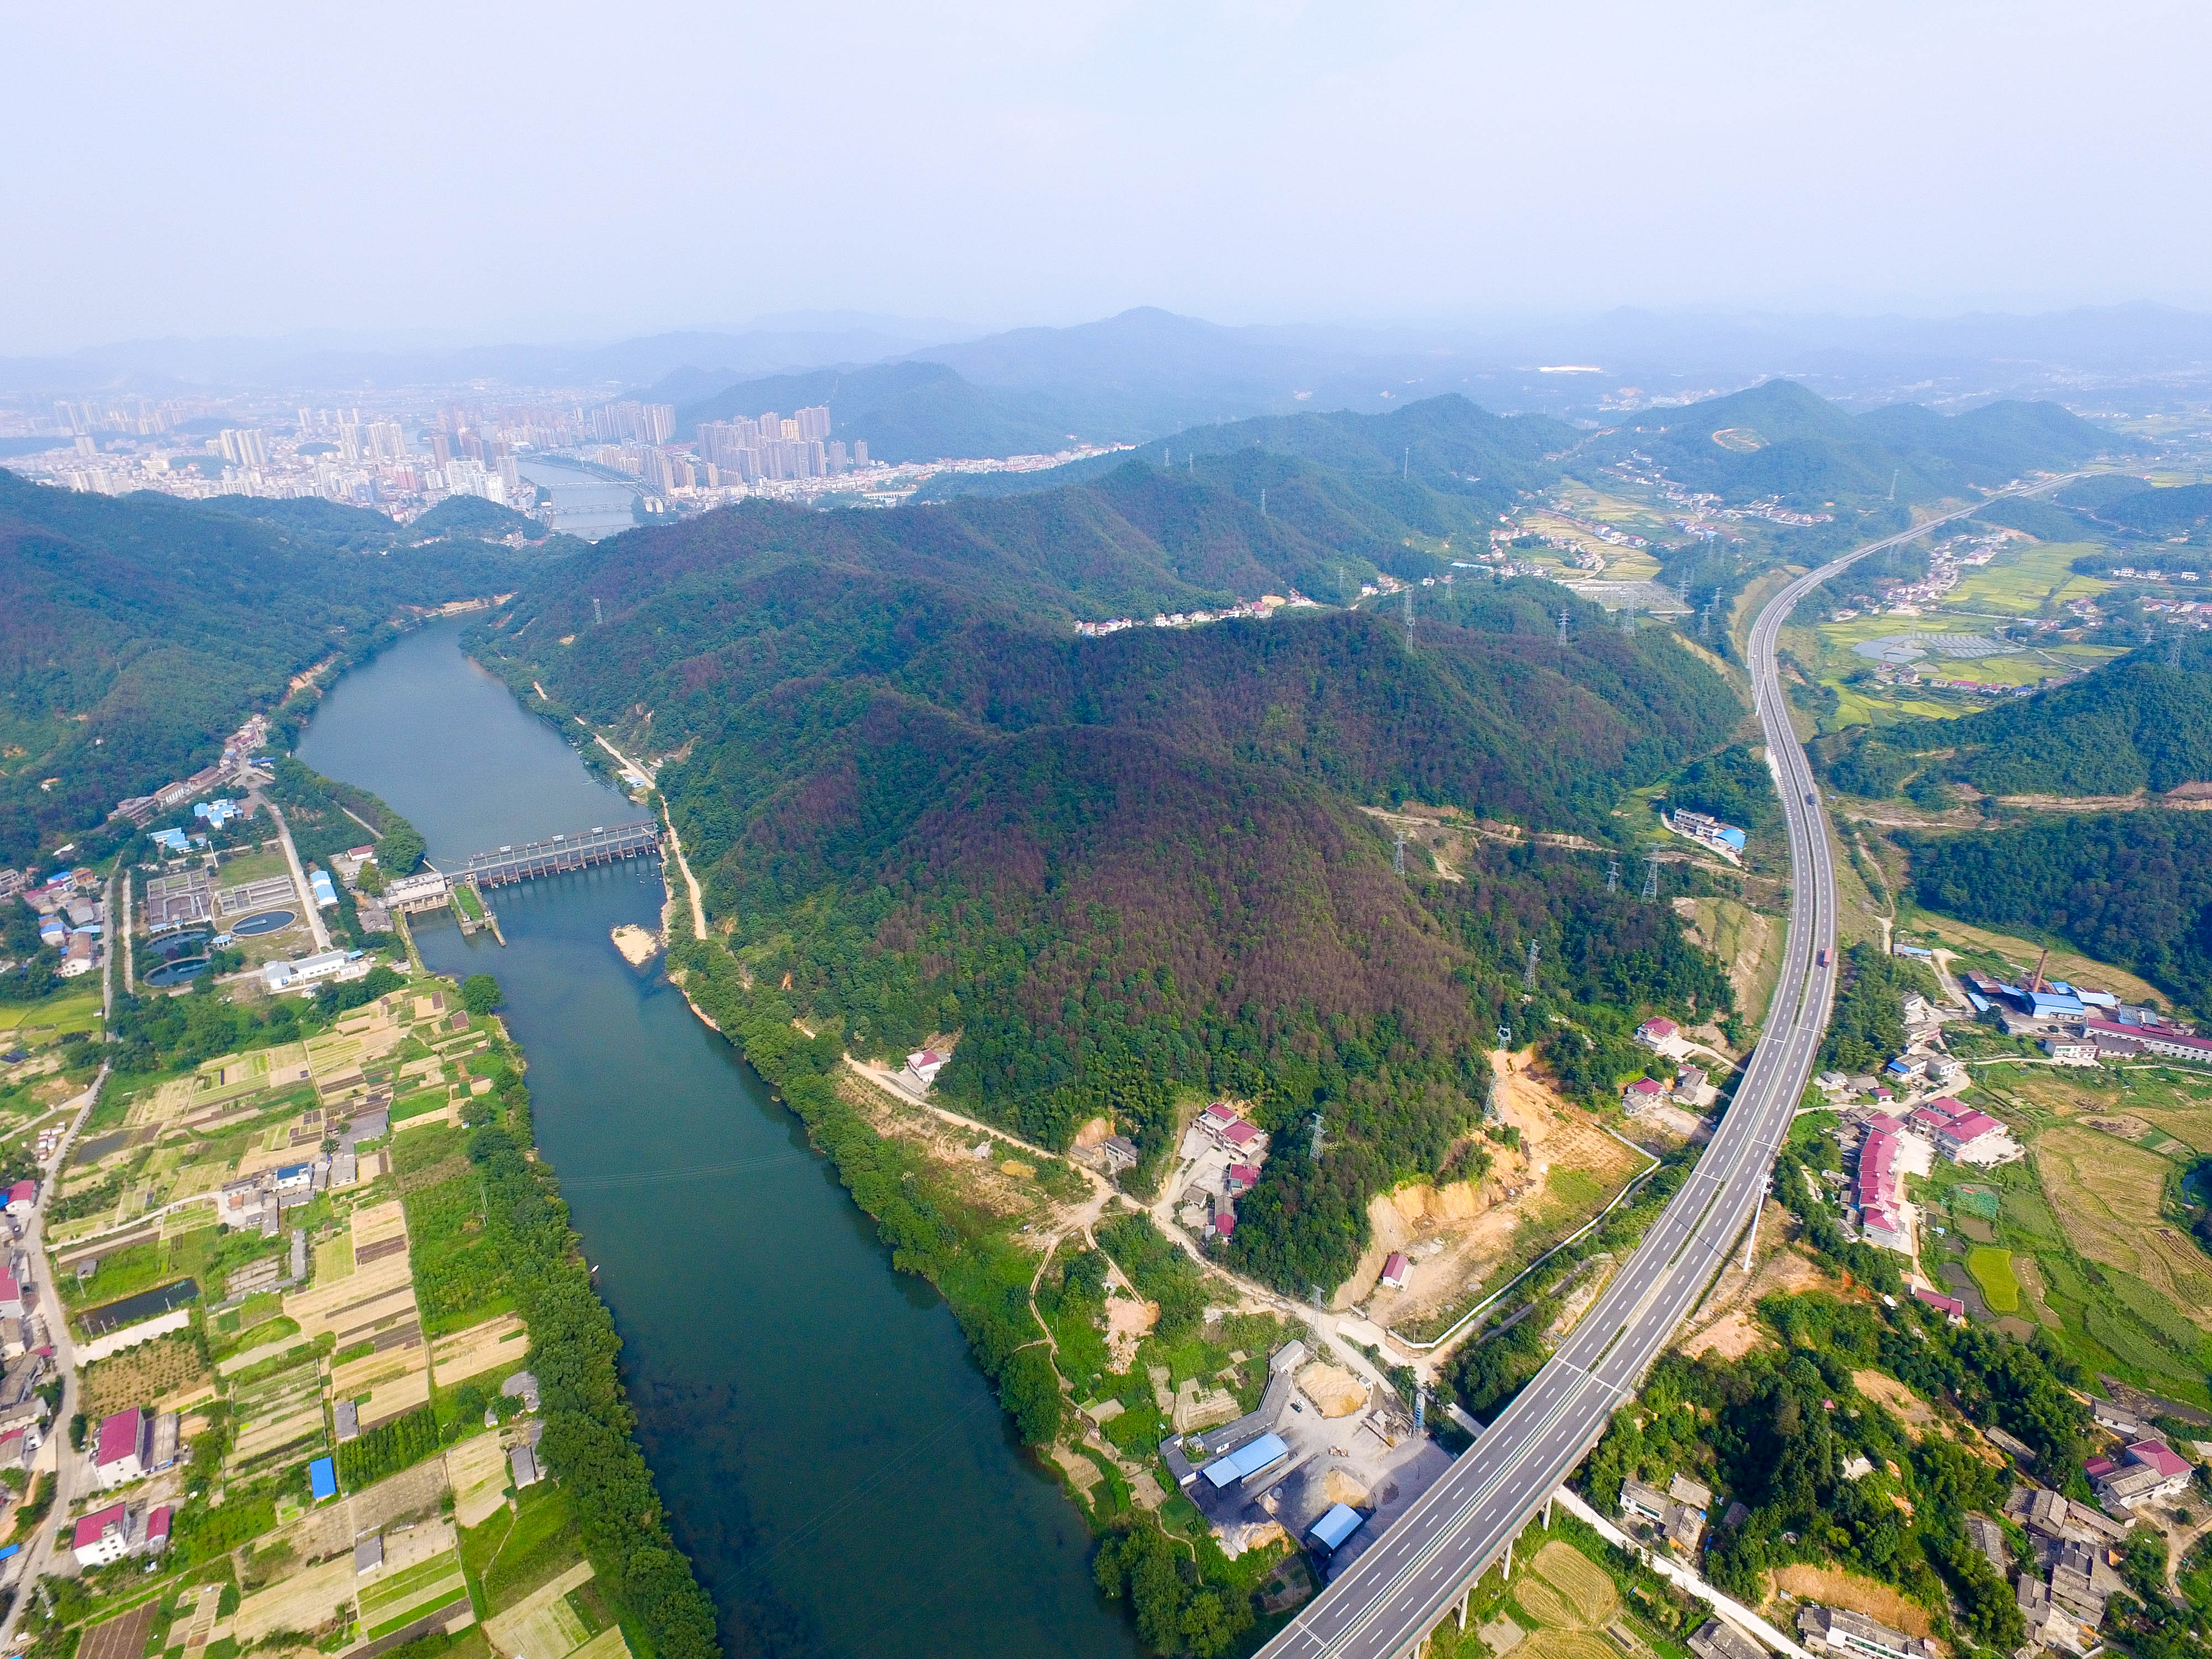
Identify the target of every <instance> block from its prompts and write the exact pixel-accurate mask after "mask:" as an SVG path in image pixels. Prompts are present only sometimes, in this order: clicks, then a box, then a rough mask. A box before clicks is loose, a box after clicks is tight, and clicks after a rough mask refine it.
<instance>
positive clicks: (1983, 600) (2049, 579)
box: [1943, 542, 2112, 616]
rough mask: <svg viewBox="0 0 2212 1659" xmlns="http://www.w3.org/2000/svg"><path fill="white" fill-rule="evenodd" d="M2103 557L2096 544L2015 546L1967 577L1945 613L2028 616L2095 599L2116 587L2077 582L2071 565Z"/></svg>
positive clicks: (2089, 579)
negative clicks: (2093, 555)
mask: <svg viewBox="0 0 2212 1659" xmlns="http://www.w3.org/2000/svg"><path fill="white" fill-rule="evenodd" d="M2102 551H2104V549H2103V548H2102V547H2101V546H2100V545H2099V544H2097V543H2095V542H2039V543H2036V544H2033V545H2022V544H2020V543H2017V542H2015V543H2014V544H2011V545H2010V546H2008V548H2007V550H2005V551H2004V552H2002V553H2000V554H1999V555H1998V556H1996V559H1994V560H1993V561H1991V562H1990V563H1988V564H1986V565H1984V566H1982V567H1981V568H1979V569H1976V570H1970V571H1968V572H1967V573H1966V575H1965V576H1964V577H1963V578H1962V579H1961V580H1960V583H1959V585H1958V586H1956V587H1954V588H1953V589H1952V590H1951V592H1950V594H1949V596H1948V597H1949V602H1948V604H1947V605H1945V606H1944V607H1943V608H1944V609H1945V610H1947V611H1998V612H2002V613H2006V614H2009V615H2012V616H2027V615H2030V614H2032V613H2033V612H2035V611H2039V610H2041V609H2042V608H2043V607H2044V606H2045V605H2057V604H2063V602H2064V601H2066V600H2068V599H2087V598H2091V597H2093V596H2094V595H2096V594H2099V593H2101V592H2104V591H2105V590H2106V588H2108V587H2110V586H2112V583H2110V582H2108V581H2105V580H2100V578H2098V577H2095V576H2077V575H2075V574H2074V570H2073V564H2074V561H2075V560H2076V559H2078V558H2081V556H2083V555H2085V554H2089V553H2100V552H2102Z"/></svg>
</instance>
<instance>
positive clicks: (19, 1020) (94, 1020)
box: [0, 974, 100, 1042]
mask: <svg viewBox="0 0 2212 1659" xmlns="http://www.w3.org/2000/svg"><path fill="white" fill-rule="evenodd" d="M99 1029H100V976H99V975H97V974H87V975H84V976H83V978H82V979H80V980H78V981H76V983H75V984H73V985H70V986H69V987H67V988H65V989H64V990H59V991H57V992H55V993H54V994H52V996H48V997H40V999H39V1000H37V1001H35V1002H0V1035H5V1036H10V1037H14V1038H16V1039H19V1040H21V1039H29V1040H30V1041H33V1042H47V1041H49V1040H51V1039H53V1038H56V1037H63V1036H68V1035H69V1034H70V1032H71V1031H96V1030H99Z"/></svg>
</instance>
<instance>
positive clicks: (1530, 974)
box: [1521, 939, 1538, 991]
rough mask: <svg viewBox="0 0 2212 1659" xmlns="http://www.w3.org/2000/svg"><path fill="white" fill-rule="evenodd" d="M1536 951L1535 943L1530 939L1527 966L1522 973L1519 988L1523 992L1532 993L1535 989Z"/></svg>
mask: <svg viewBox="0 0 2212 1659" xmlns="http://www.w3.org/2000/svg"><path fill="white" fill-rule="evenodd" d="M1537 949H1538V947H1537V945H1536V941H1535V940H1534V939H1530V940H1529V941H1528V967H1527V968H1526V969H1523V970H1522V975H1521V988H1522V990H1524V991H1533V990H1534V989H1535V988H1536V956H1537Z"/></svg>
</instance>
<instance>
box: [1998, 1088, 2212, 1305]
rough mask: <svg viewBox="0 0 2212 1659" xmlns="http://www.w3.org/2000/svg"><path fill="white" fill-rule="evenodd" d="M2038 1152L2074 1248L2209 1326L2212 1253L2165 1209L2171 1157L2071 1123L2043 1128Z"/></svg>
mask: <svg viewBox="0 0 2212 1659" xmlns="http://www.w3.org/2000/svg"><path fill="white" fill-rule="evenodd" d="M2035 1159H2036V1166H2037V1173H2038V1175H2039V1178H2040V1179H2041V1181H2042V1183H2043V1189H2044V1192H2045V1195H2046V1196H2047V1197H2048V1198H2049V1200H2050V1201H2051V1208H2052V1209H2053V1210H2054V1211H2055V1212H2057V1216H2058V1219H2059V1222H2060V1225H2062V1226H2063V1227H2064V1229H2065V1231H2066V1237H2067V1239H2068V1241H2069V1243H2072V1244H2073V1246H2074V1248H2075V1249H2077V1250H2079V1251H2080V1252H2081V1254H2082V1255H2084V1256H2086V1257H2087V1258H2088V1259H2089V1260H2090V1261H2094V1262H2097V1263H2099V1264H2100V1265H2101V1266H2105V1267H2116V1268H2118V1269H2119V1270H2120V1271H2121V1272H2122V1273H2126V1274H2129V1275H2130V1276H2132V1277H2134V1278H2136V1279H2140V1280H2142V1281H2143V1282H2144V1283H2145V1284H2147V1285H2149V1286H2150V1287H2151V1288H2152V1289H2153V1290H2154V1291H2157V1292H2158V1293H2159V1294H2160V1296H2162V1297H2166V1299H2168V1300H2169V1301H2170V1302H2171V1303H2172V1305H2173V1306H2174V1307H2175V1308H2177V1309H2179V1310H2180V1311H2181V1312H2182V1313H2183V1314H2184V1315H2185V1316H2187V1317H2188V1318H2189V1319H2190V1320H2191V1321H2192V1322H2194V1323H2196V1324H2197V1325H2198V1326H2199V1327H2202V1328H2205V1329H2208V1330H2212V1258H2208V1257H2207V1256H2206V1255H2204V1253H2203V1251H2202V1250H2200V1249H2197V1246H2196V1245H2195V1244H2194V1243H2192V1242H2191V1240H2190V1238H2189V1236H2188V1235H2187V1234H2186V1233H2185V1232H2183V1231H2181V1230H2180V1229H2179V1228H2177V1227H2175V1226H2173V1225H2172V1224H2171V1223H2169V1222H2167V1221H2166V1219H2165V1218H2164V1216H2163V1214H2162V1213H2161V1212H2162V1210H2163V1207H2164V1203H2165V1198H2166V1182H2167V1181H2168V1180H2169V1179H2170V1178H2171V1177H2172V1175H2173V1173H2174V1166H2173V1165H2172V1164H2170V1163H2168V1162H2167V1161H2166V1159H2164V1158H2160V1157H2158V1156H2156V1155H2155V1154H2154V1153H2151V1152H2144V1151H2142V1150H2141V1149H2139V1148H2136V1147H2131V1146H2126V1145H2124V1144H2122V1143H2120V1142H2118V1141H2116V1140H2114V1139H2112V1138H2111V1137H2109V1136H2105V1135H2100V1134H2099V1133H2096V1132H2095V1131H2093V1130H2091V1129H2087V1128H2082V1127H2076V1126H2074V1125H2070V1124H2066V1125H2061V1126H2059V1127H2056V1128H2052V1129H2049V1130H2046V1131H2045V1133H2042V1134H2040V1135H2039V1136H2038V1137H2037V1138H2036V1140H2035Z"/></svg>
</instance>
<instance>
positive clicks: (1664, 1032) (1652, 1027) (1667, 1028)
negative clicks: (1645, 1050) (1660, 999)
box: [1636, 1017, 1682, 1048]
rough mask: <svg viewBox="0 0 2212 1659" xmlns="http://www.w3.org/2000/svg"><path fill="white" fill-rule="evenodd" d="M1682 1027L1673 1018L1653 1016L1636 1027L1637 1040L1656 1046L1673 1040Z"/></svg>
mask: <svg viewBox="0 0 2212 1659" xmlns="http://www.w3.org/2000/svg"><path fill="white" fill-rule="evenodd" d="M1681 1030H1682V1028H1681V1027H1680V1026H1679V1025H1677V1024H1674V1021H1673V1020H1671V1019H1662V1018H1656V1017H1655V1018H1651V1019H1647V1020H1645V1021H1644V1024H1641V1025H1639V1026H1638V1027H1637V1028H1636V1040H1637V1041H1638V1042H1644V1043H1649V1044H1650V1046H1651V1047H1652V1048H1658V1047H1659V1046H1660V1045H1661V1044H1662V1043H1665V1042H1673V1041H1674V1038H1675V1037H1676V1036H1678V1035H1679V1034H1680V1031H1681Z"/></svg>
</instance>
